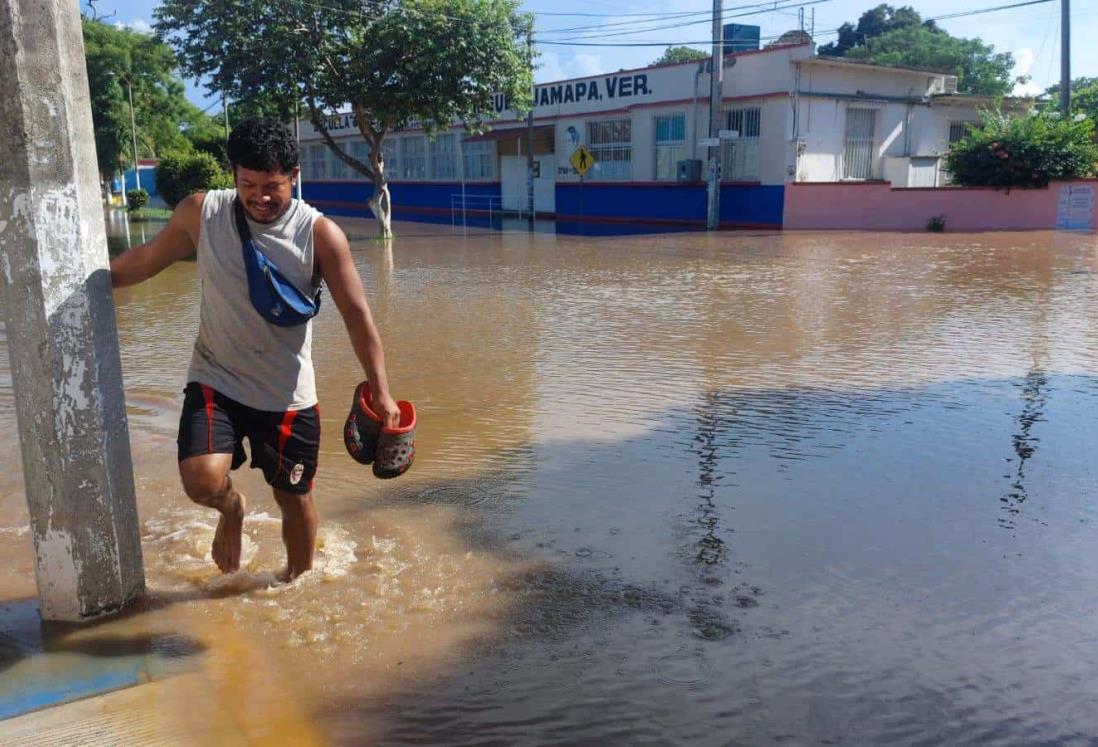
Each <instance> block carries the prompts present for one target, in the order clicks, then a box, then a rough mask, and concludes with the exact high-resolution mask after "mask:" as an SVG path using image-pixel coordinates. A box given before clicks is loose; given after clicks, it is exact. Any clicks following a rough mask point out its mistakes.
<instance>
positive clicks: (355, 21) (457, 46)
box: [155, 0, 533, 236]
mask: <svg viewBox="0 0 1098 747" xmlns="http://www.w3.org/2000/svg"><path fill="white" fill-rule="evenodd" d="M155 14H156V18H157V21H156V28H157V30H158V32H159V33H160V35H161V38H163V39H165V40H167V42H168V43H169V44H170V45H171V46H172V47H173V48H174V49H175V51H176V53H177V54H178V56H179V59H180V60H181V61H183V69H184V71H185V72H186V74H187V75H188V76H193V77H196V78H207V79H208V80H210V81H211V82H210V84H209V87H210V89H211V90H213V91H223V92H224V93H225V94H226V95H227V96H228V97H229V98H230V99H231V100H233V101H234V102H260V103H261V104H262V105H264V106H272V105H273V106H277V107H282V110H283V111H284V112H286V113H287V114H289V112H292V110H293V109H292V107H293V106H294V105H295V104H296V103H297V102H299V101H300V102H303V104H304V107H303V108H304V111H305V113H306V114H307V116H308V118H309V119H310V121H311V122H312V124H313V126H314V127H315V128H316V129H317V131H318V132H319V133H320V134H321V136H322V137H323V138H324V140H325V142H326V143H327V145H328V147H329V148H331V149H332V151H333V152H334V153H335V154H336V156H337V157H338V158H339V159H340V160H341V161H343V162H344V163H346V164H347V165H348V166H350V167H351V168H352V169H354V170H355V171H357V172H358V173H360V174H362V175H364V176H365V177H367V178H368V179H370V180H371V181H372V182H373V185H374V194H373V196H372V197H371V198H370V200H369V206H370V209H371V210H372V212H373V213H374V215H375V217H376V218H377V220H378V225H379V230H380V232H381V234H382V235H383V236H389V235H391V234H392V230H391V227H390V213H391V206H390V199H389V189H388V185H387V180H386V175H385V165H384V161H383V160H382V157H381V146H382V142H383V141H384V139H385V136H386V135H387V134H388V133H391V132H393V131H395V130H399V129H401V128H404V127H407V126H409V125H410V124H412V123H413V122H419V123H420V124H422V125H423V127H424V129H425V130H426V131H427V133H428V134H429V135H433V134H435V133H437V132H438V130H440V129H445V128H448V127H449V126H450V124H451V123H452V122H455V121H461V122H464V123H465V124H466V126H467V127H468V128H469V129H470V130H472V131H478V130H480V129H483V127H484V126H485V125H486V118H487V117H488V116H490V115H491V114H492V113H493V111H494V108H493V95H494V94H496V93H502V94H503V95H504V96H506V97H507V99H509V101H510V102H511V107H512V109H514V110H515V111H524V110H526V109H527V108H528V107H529V106H530V101H531V90H532V84H533V76H532V60H530V58H529V56H528V54H527V52H526V45H525V36H526V33H527V30H528V29H529V28H530V25H531V23H532V20H531V17H530V16H528V15H525V14H522V13H520V12H519V10H518V2H517V0H403V2H399V3H397V2H389V1H388V0H383V1H382V2H376V3H374V2H371V3H364V2H362V1H361V0H326V1H325V2H324V3H298V2H286V1H278V0H276V1H275V2H270V3H251V4H247V5H244V4H241V3H239V2H238V0H204V1H202V0H165V2H164V3H163V4H162V5H161V6H159V7H158V8H157V9H156V11H155ZM348 105H349V106H350V109H351V112H352V113H353V116H354V122H355V125H356V126H357V128H358V130H359V132H360V133H361V134H362V136H363V138H365V140H366V142H367V143H368V144H369V146H370V154H369V157H368V158H367V160H365V161H363V160H360V159H357V158H354V157H353V156H351V155H350V154H349V153H348V152H347V150H346V149H345V147H344V146H343V145H341V144H339V143H337V142H336V141H335V139H334V138H333V137H332V135H331V130H330V127H329V114H330V113H331V112H335V111H339V110H341V109H345V108H346V107H347V106H348Z"/></svg>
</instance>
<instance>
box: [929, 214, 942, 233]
mask: <svg viewBox="0 0 1098 747" xmlns="http://www.w3.org/2000/svg"><path fill="white" fill-rule="evenodd" d="M926 230H928V231H930V232H931V233H941V232H942V231H944V230H946V217H945V216H944V215H932V216H930V219H929V220H928V221H927V222H926Z"/></svg>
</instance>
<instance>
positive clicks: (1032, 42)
mask: <svg viewBox="0 0 1098 747" xmlns="http://www.w3.org/2000/svg"><path fill="white" fill-rule="evenodd" d="M1017 1H1018V0H909V1H908V2H904V1H903V0H900V1H899V2H892V3H891V4H892V5H897V6H899V5H911V6H913V7H914V8H915V9H916V10H918V11H919V12H920V13H921V14H922V15H923V17H924V18H933V17H936V16H941V15H947V14H951V13H956V12H958V11H965V10H976V9H980V8H988V7H993V6H998V5H1006V4H1012V3H1014V2H1017ZM803 2H805V0H778V2H777V6H778V9H776V10H773V9H772V10H768V11H766V12H757V13H753V14H752V15H749V16H745V17H741V18H737V19H735V20H736V22H738V23H750V24H756V25H759V26H761V27H762V36H763V37H767V36H777V35H779V34H781V33H783V32H785V31H789V30H792V29H796V28H798V25H799V21H798V9H797V7H796V6H798V5H800V4H801V3H803ZM762 4H763V3H762V2H761V0H725V7H726V8H732V7H737V8H740V7H743V6H749V5H750V6H753V7H752V8H751V10H757V9H758V7H759V6H761V5H762ZM876 4H877V2H876V1H875V0H817V1H816V2H815V3H814V4H812V5H807V6H806V7H805V8H804V11H805V18H806V25H807V24H808V23H809V22H810V21H811V20H812V18H811V14H812V12H813V10H814V11H815V30H816V34H817V42H818V43H820V44H825V43H827V42H829V41H832V40H833V39H834V38H835V37H834V34H831V35H827V34H826V33H825V32H827V31H829V30H833V29H836V28H838V26H839V25H840V24H842V23H843V22H845V21H856V20H857V18H858V16H860V15H861V14H862V12H864V11H865V10H866V9H868V8H870V7H873V6H875V5H876ZM154 7H156V3H142V2H136V1H135V0H99V2H97V3H96V8H97V10H98V12H99V15H100V16H101V17H103V16H107V15H110V14H113V17H112V18H111V19H110V21H111V22H112V23H119V24H125V25H127V26H130V27H132V28H135V29H137V30H148V29H149V25H150V24H151V23H152V20H153V16H152V9H153V8H154ZM712 7H713V6H712V2H710V1H709V0H658V1H651V0H640V1H639V2H635V3H631V4H623V3H622V2H620V1H619V2H614V0H527V2H526V3H525V4H524V8H525V9H526V10H528V11H531V12H534V13H539V12H545V13H577V14H581V13H582V14H597V17H584V16H574V17H566V16H549V15H539V16H538V20H537V25H536V31H537V33H538V34H539V35H542V38H544V39H546V40H548V39H565V40H569V41H575V40H577V39H578V38H579V37H582V36H585V35H591V34H606V33H611V32H616V31H629V33H628V34H626V35H623V36H619V37H614V38H602V39H592V40H590V41H598V42H619V41H621V42H634V41H636V42H642V41H644V42H648V41H652V42H675V43H682V42H691V41H699V40H704V39H705V38H706V37H707V36H708V35H709V33H710V27H709V25H708V23H707V22H702V21H705V19H706V16H705V15H704V14H705V13H707V12H708V11H710V10H711V9H712ZM688 12H696V13H699V15H697V16H691V17H686V18H684V19H683V20H681V21H677V22H675V23H674V24H669V23H667V22H649V21H646V20H645V19H643V18H637V17H625V16H622V15H621V14H625V13H629V14H640V13H663V14H671V13H688ZM731 12H735V13H743V12H744V11H743V10H738V11H730V13H731ZM690 21H696V22H698V23H697V24H696V25H686V23H688V22H690ZM642 23H651V25H656V24H657V23H658V24H659V25H675V26H676V27H675V28H670V29H663V30H653V31H648V32H636V31H633V29H635V28H636V27H637V26H638V25H640V24H642ZM939 25H940V26H942V27H943V28H944V29H946V30H947V31H948V32H949V33H951V34H953V35H955V36H964V37H974V36H975V37H980V38H981V39H983V40H984V41H985V42H987V43H989V44H993V45H994V46H995V49H996V50H998V51H1008V52H1011V53H1013V55H1014V59H1015V60H1016V62H1017V66H1016V68H1015V74H1016V75H1030V76H1032V78H1033V82H1032V83H1031V84H1029V86H1027V87H1026V88H1025V90H1023V89H1021V88H1019V89H1018V90H1017V91H1016V93H1027V92H1028V93H1031V92H1034V91H1038V90H1043V89H1044V88H1046V87H1047V86H1049V85H1051V84H1053V83H1056V82H1058V81H1059V78H1060V5H1059V2H1048V3H1045V4H1042V5H1034V6H1030V7H1024V8H1015V9H1011V10H1004V11H999V12H995V13H986V14H982V15H976V16H970V17H967V18H957V19H952V20H942V21H939ZM576 28H582V29H585V30H581V31H565V32H560V33H554V30H556V29H576ZM587 29H589V30H587ZM1096 32H1098V2H1095V0H1075V2H1074V3H1073V7H1072V77H1078V76H1082V75H1090V76H1098V46H1096V45H1092V44H1087V43H1086V41H1087V40H1090V39H1093V38H1094V37H1095V34H1096ZM695 46H698V47H699V48H703V45H695ZM538 51H539V52H540V54H541V57H540V59H539V62H540V68H539V70H538V72H537V80H538V82H539V83H540V82H545V81H551V80H559V79H562V78H572V77H578V76H583V75H592V74H596V73H604V72H612V71H615V70H619V69H622V68H630V67H639V66H643V65H645V64H647V63H649V62H651V61H652V60H653V59H655V58H656V57H658V56H659V55H660V53H661V52H662V47H634V48H620V47H619V48H615V47H581V46H556V45H548V44H541V45H539V46H538ZM187 95H188V97H189V98H190V99H191V100H192V101H194V102H195V103H196V104H198V105H200V106H202V107H206V106H209V105H211V104H213V105H214V108H215V109H216V108H217V105H216V104H215V102H214V101H213V100H212V99H209V98H207V97H206V96H205V94H204V92H203V91H202V90H201V87H200V86H198V85H197V84H196V83H195V82H194V81H188V85H187Z"/></svg>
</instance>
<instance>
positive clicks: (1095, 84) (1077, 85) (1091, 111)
mask: <svg viewBox="0 0 1098 747" xmlns="http://www.w3.org/2000/svg"><path fill="white" fill-rule="evenodd" d="M1070 90H1071V112H1072V114H1085V115H1086V116H1087V117H1089V118H1090V119H1092V120H1094V121H1095V122H1098V78H1089V77H1082V78H1075V79H1074V80H1072V81H1071V89H1070ZM1045 93H1046V94H1047V96H1048V98H1047V99H1046V100H1045V102H1044V103H1043V105H1042V106H1041V109H1042V110H1043V111H1060V84H1059V83H1057V84H1056V85H1054V86H1052V87H1051V88H1049V89H1048V90H1047V91H1045Z"/></svg>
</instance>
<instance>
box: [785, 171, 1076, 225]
mask: <svg viewBox="0 0 1098 747" xmlns="http://www.w3.org/2000/svg"><path fill="white" fill-rule="evenodd" d="M1093 183H1094V182H1093V181H1088V182H1082V181H1079V182H1053V183H1052V184H1051V185H1049V187H1048V188H1046V189H1012V190H1011V191H1010V192H1009V193H1007V192H1006V191H1003V190H994V189H987V188H983V187H942V188H902V189H893V188H892V186H891V185H889V184H887V183H883V184H882V183H865V182H859V183H818V182H816V183H794V184H787V185H786V186H785V208H784V223H783V225H784V228H785V229H786V230H797V229H815V230H820V229H823V230H827V229H845V230H855V231H859V230H861V231H925V230H926V223H927V221H928V220H929V219H930V218H931V216H935V215H944V216H945V224H946V230H947V231H1026V230H1038V229H1054V228H1056V205H1057V200H1058V199H1059V196H1060V187H1061V186H1064V185H1066V184H1093Z"/></svg>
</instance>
